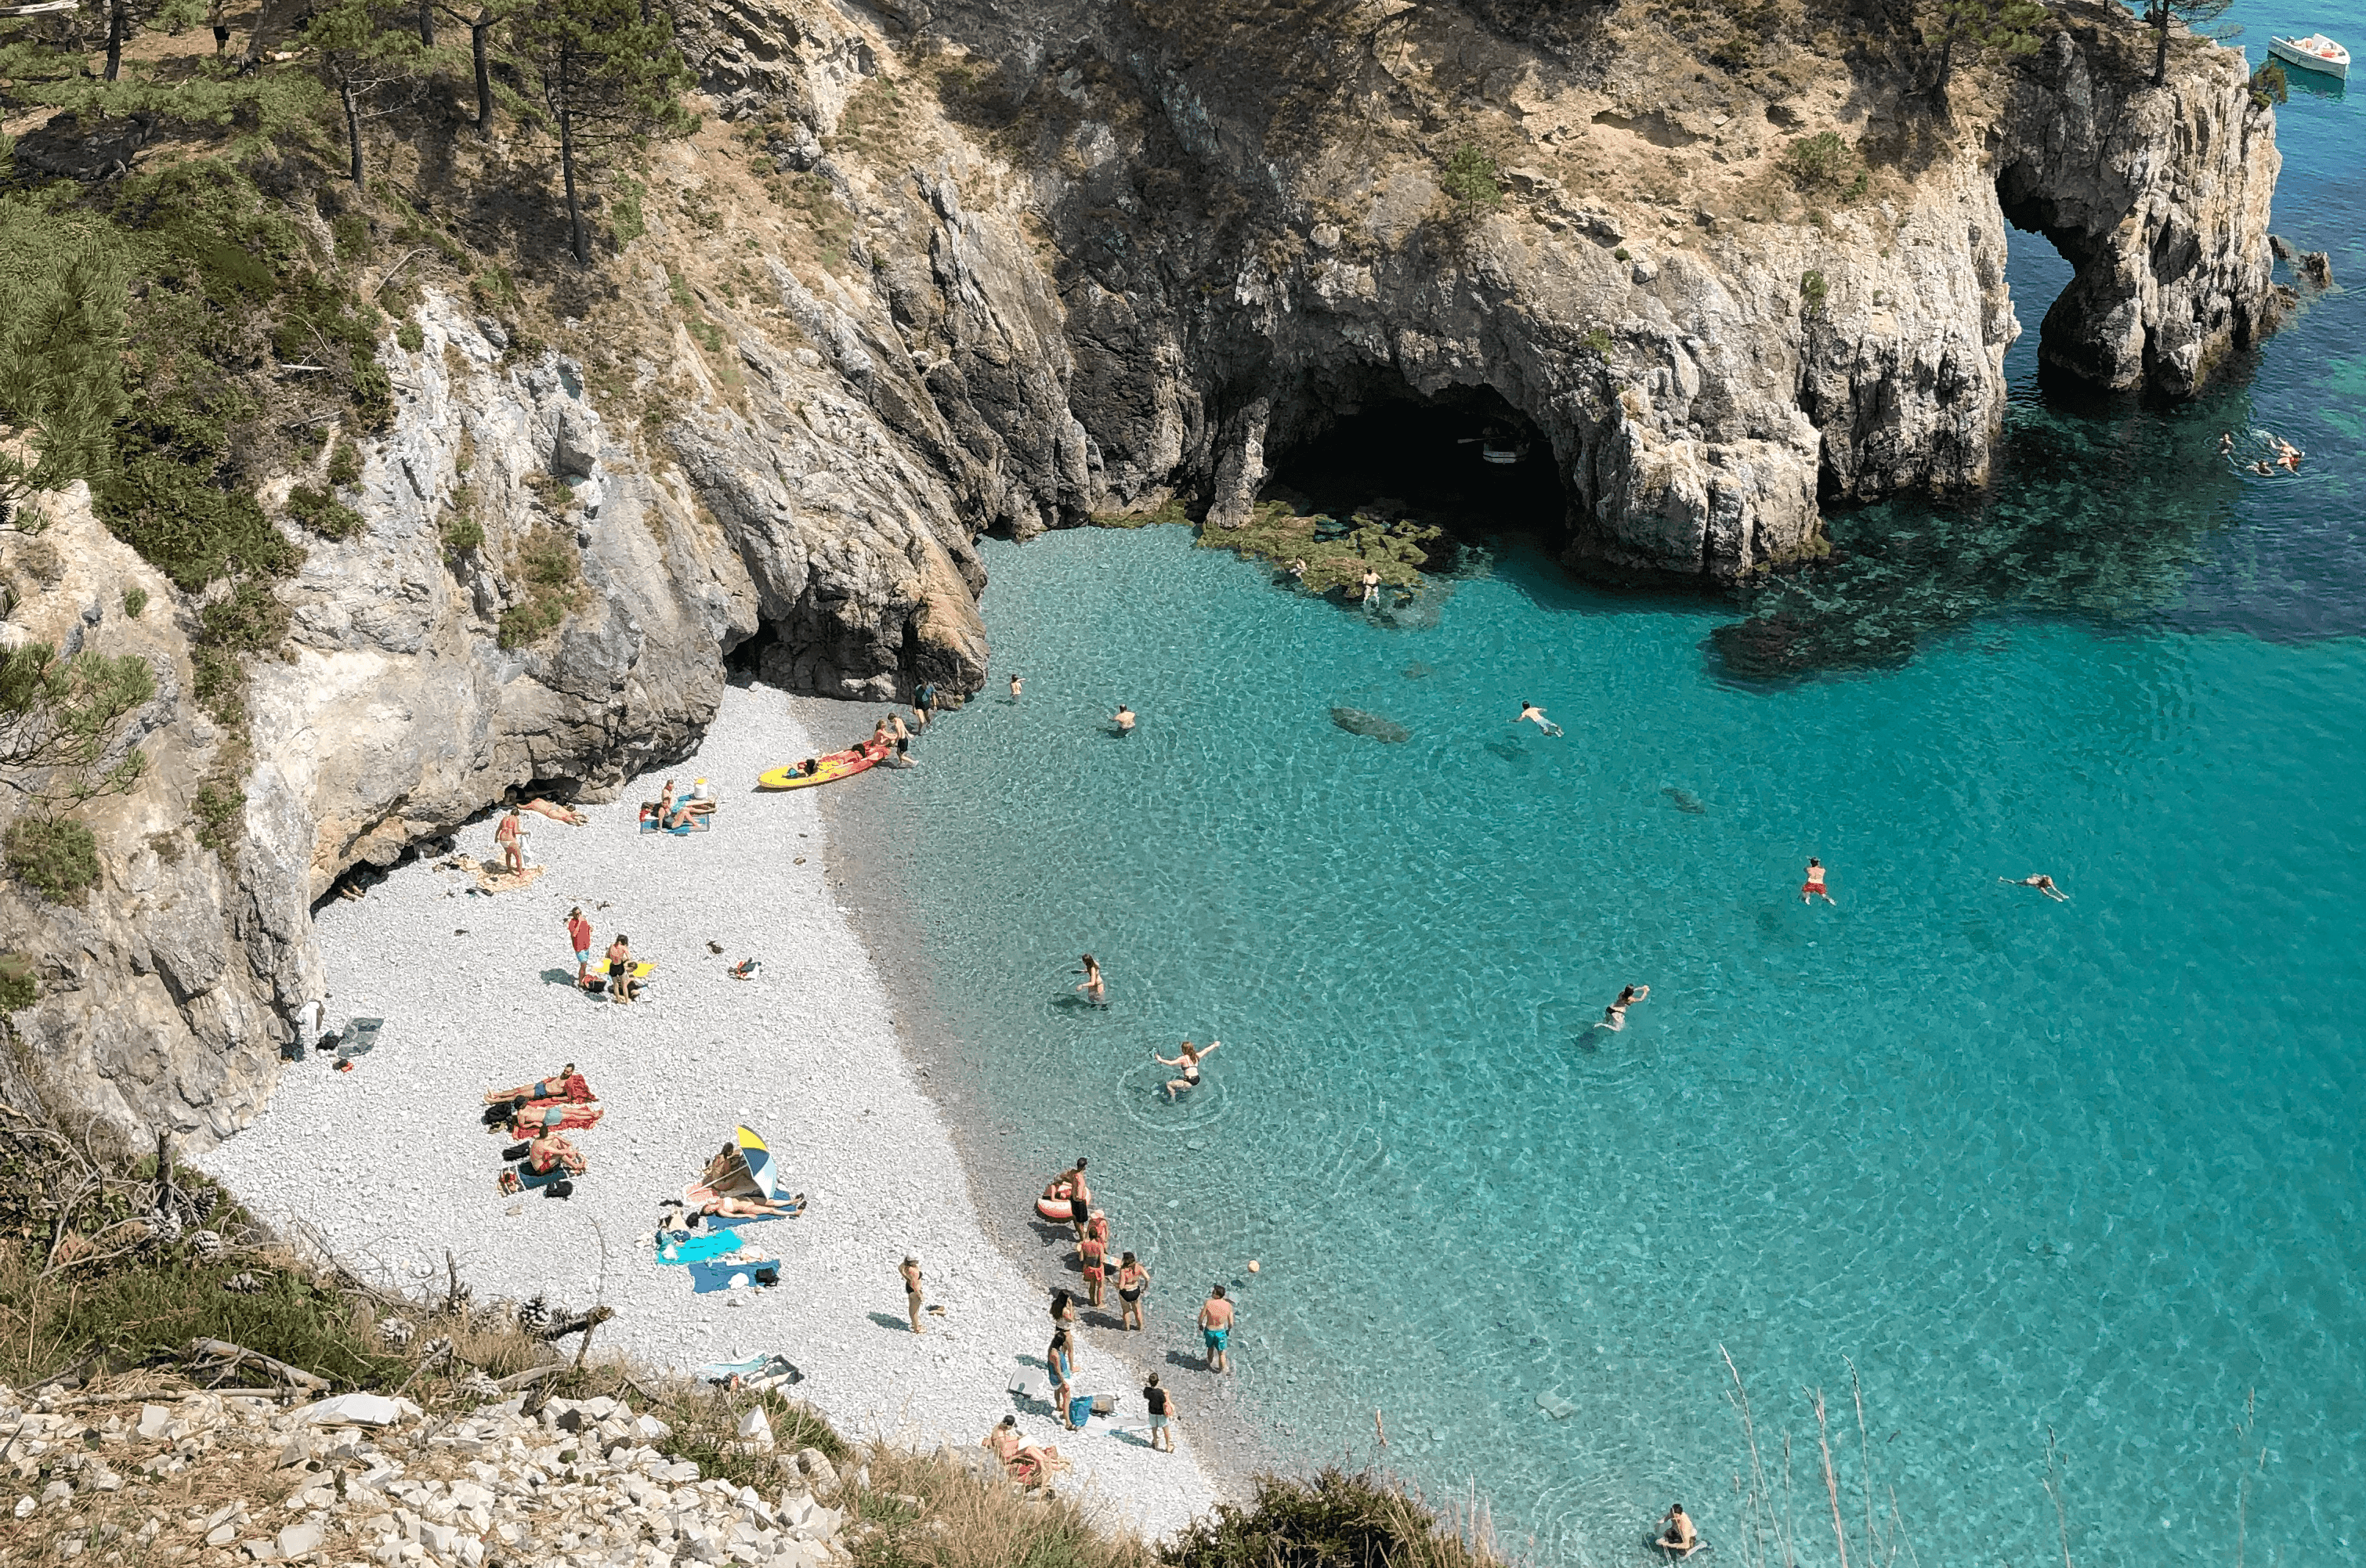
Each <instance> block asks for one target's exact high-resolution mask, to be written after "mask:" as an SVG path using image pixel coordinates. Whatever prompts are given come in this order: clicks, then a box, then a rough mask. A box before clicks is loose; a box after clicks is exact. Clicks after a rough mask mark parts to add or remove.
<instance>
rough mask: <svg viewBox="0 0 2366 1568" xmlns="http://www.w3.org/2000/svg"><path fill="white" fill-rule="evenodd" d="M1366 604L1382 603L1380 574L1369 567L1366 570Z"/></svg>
mask: <svg viewBox="0 0 2366 1568" xmlns="http://www.w3.org/2000/svg"><path fill="white" fill-rule="evenodd" d="M1364 602H1365V603H1366V604H1378V603H1380V573H1378V572H1376V571H1374V570H1373V569H1372V568H1371V567H1369V566H1366V567H1365V568H1364Z"/></svg>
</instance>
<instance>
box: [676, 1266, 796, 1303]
mask: <svg viewBox="0 0 2366 1568" xmlns="http://www.w3.org/2000/svg"><path fill="white" fill-rule="evenodd" d="M689 1268H690V1280H691V1284H690V1289H691V1294H693V1295H711V1294H714V1293H715V1292H716V1291H727V1290H729V1289H730V1288H731V1282H732V1280H733V1279H734V1278H735V1277H737V1278H741V1279H745V1280H746V1281H747V1282H748V1283H749V1285H751V1286H752V1285H754V1284H755V1282H756V1271H757V1270H759V1269H770V1270H772V1272H773V1274H774V1275H775V1276H777V1275H778V1274H779V1273H780V1271H781V1260H779V1259H778V1258H767V1259H765V1260H763V1261H761V1262H758V1263H693V1264H691V1265H689Z"/></svg>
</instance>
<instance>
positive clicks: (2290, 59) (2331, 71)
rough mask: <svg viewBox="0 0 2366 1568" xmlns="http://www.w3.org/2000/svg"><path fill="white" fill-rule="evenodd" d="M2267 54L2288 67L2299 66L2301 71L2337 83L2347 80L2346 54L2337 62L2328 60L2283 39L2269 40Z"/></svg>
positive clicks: (2347, 57) (2347, 61)
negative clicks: (2328, 77) (2313, 73)
mask: <svg viewBox="0 0 2366 1568" xmlns="http://www.w3.org/2000/svg"><path fill="white" fill-rule="evenodd" d="M2268 52H2269V53H2270V54H2272V55H2274V56H2275V57H2276V58H2277V59H2278V60H2281V61H2282V62H2285V63H2286V64H2288V65H2297V66H2299V67H2300V68H2301V69H2302V70H2303V71H2314V72H2315V73H2318V74H2319V75H2322V76H2330V77H2332V78H2333V79H2334V80H2335V81H2337V82H2347V81H2349V56H2348V55H2347V54H2346V53H2345V54H2344V55H2343V56H2342V58H2340V59H2338V60H2328V59H2327V58H2326V57H2325V56H2323V55H2321V54H2312V53H2310V52H2309V51H2308V50H2304V49H2302V48H2301V47H2299V46H2298V45H2297V44H2294V43H2293V42H2291V41H2290V40H2288V39H2270V40H2269V41H2268Z"/></svg>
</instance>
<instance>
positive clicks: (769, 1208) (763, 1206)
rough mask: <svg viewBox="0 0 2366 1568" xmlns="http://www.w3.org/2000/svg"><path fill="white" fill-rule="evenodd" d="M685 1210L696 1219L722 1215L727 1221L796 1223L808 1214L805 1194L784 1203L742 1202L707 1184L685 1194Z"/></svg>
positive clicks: (695, 1184) (689, 1188)
mask: <svg viewBox="0 0 2366 1568" xmlns="http://www.w3.org/2000/svg"><path fill="white" fill-rule="evenodd" d="M682 1206H683V1207H684V1208H685V1209H686V1210H688V1212H690V1213H691V1214H694V1215H721V1216H722V1217H723V1218H725V1219H794V1218H795V1217H796V1216H797V1215H801V1214H803V1213H805V1210H806V1200H805V1194H804V1193H798V1194H797V1195H796V1196H795V1197H794V1198H792V1199H789V1200H788V1201H787V1202H785V1203H783V1202H780V1201H778V1200H776V1199H772V1198H742V1197H735V1196H732V1195H730V1194H728V1193H718V1192H716V1191H715V1189H714V1188H712V1187H710V1186H708V1185H707V1184H706V1183H705V1182H693V1184H692V1185H690V1186H687V1187H684V1188H683V1189H682Z"/></svg>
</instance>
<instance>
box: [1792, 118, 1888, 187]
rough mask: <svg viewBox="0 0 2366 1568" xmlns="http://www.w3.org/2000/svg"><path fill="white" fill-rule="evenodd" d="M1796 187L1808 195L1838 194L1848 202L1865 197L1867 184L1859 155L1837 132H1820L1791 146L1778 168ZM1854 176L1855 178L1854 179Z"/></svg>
mask: <svg viewBox="0 0 2366 1568" xmlns="http://www.w3.org/2000/svg"><path fill="white" fill-rule="evenodd" d="M1777 166H1778V167H1779V168H1781V169H1782V171H1783V173H1784V174H1786V175H1788V176H1789V177H1790V181H1791V183H1792V184H1793V185H1797V187H1798V188H1799V189H1800V190H1801V191H1804V192H1807V193H1808V194H1809V195H1815V194H1819V193H1820V194H1823V195H1831V194H1834V193H1839V194H1840V195H1841V196H1842V199H1843V200H1848V199H1851V198H1853V197H1855V196H1863V195H1864V194H1865V185H1866V184H1867V183H1868V182H1867V180H1866V177H1865V171H1864V170H1862V169H1860V168H1858V167H1857V162H1856V152H1855V151H1854V150H1853V149H1852V148H1851V147H1850V146H1849V144H1848V143H1847V142H1845V141H1843V140H1841V136H1840V132H1838V131H1836V130H1820V131H1818V132H1816V134H1815V135H1813V136H1803V137H1800V138H1799V139H1798V140H1796V141H1794V142H1792V143H1791V146H1790V150H1789V151H1786V152H1785V153H1784V154H1783V157H1782V161H1781V162H1780V163H1779V164H1778V165H1777ZM1852 176H1853V178H1852Z"/></svg>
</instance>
